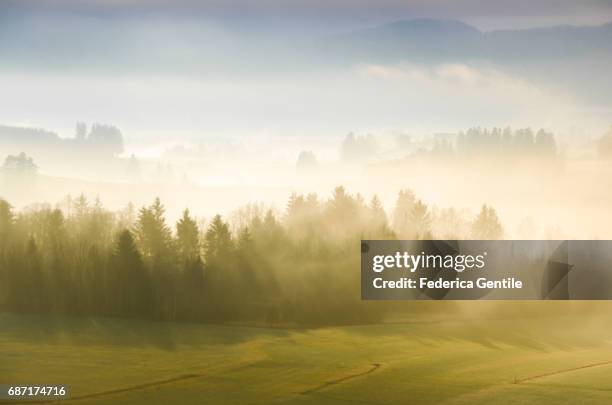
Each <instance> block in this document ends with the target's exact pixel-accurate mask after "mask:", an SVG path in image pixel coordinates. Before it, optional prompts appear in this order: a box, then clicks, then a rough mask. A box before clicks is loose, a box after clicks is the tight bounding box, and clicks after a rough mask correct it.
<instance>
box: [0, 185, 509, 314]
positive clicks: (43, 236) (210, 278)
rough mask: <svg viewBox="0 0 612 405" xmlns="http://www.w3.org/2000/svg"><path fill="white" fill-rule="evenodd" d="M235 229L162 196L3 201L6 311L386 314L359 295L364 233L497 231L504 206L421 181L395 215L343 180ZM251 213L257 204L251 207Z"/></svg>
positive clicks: (0, 304) (480, 235) (0, 296)
mask: <svg viewBox="0 0 612 405" xmlns="http://www.w3.org/2000/svg"><path fill="white" fill-rule="evenodd" d="M246 211H248V212H247V214H248V215H241V216H240V217H241V218H242V221H241V222H240V225H239V226H238V227H237V228H236V229H235V230H233V231H232V229H231V228H230V226H229V224H228V223H227V222H225V221H224V220H223V218H222V217H221V216H219V215H217V216H215V217H214V218H212V219H211V220H210V221H209V222H208V224H207V226H206V227H203V226H202V225H201V223H200V222H198V221H196V220H195V218H193V216H192V215H191V214H190V212H189V211H188V210H185V211H184V213H183V216H182V217H181V218H180V220H179V221H178V222H177V223H176V224H175V225H174V226H171V225H170V224H168V223H167V221H166V218H165V210H164V206H163V205H162V203H161V201H160V200H159V199H156V200H155V201H154V202H153V203H152V204H151V205H150V206H146V207H142V208H141V209H140V210H138V211H137V210H135V209H134V208H133V206H132V205H129V206H128V207H127V208H126V209H124V210H122V211H120V212H110V211H108V210H106V209H105V208H103V207H102V205H101V204H100V203H99V201H95V202H93V203H92V202H89V201H88V200H87V199H86V198H85V197H84V196H80V197H78V198H76V199H69V200H68V201H67V203H66V204H65V206H64V207H63V209H59V208H52V207H51V206H37V207H32V208H29V209H24V210H22V211H21V212H14V210H13V209H12V208H11V206H10V205H9V203H8V202H6V201H4V200H0V310H4V311H12V312H19V313H36V314H44V313H55V314H74V315H87V316H91V315H93V316H120V317H136V318H143V319H160V320H189V321H209V322H224V321H254V322H264V323H266V324H269V325H274V324H279V323H282V324H308V325H316V324H344V323H363V322H374V321H377V320H379V319H380V317H381V316H382V312H381V311H382V309H381V307H378V306H377V307H373V306H366V305H364V303H363V302H361V300H360V298H359V283H360V274H359V271H358V269H359V260H360V254H359V246H360V244H359V240H360V239H392V238H396V237H397V238H406V239H408V238H409V239H412V238H421V239H422V238H431V237H434V236H435V237H443V238H444V237H446V238H461V237H463V238H469V237H474V238H477V239H485V238H487V239H494V238H500V237H501V236H502V233H503V231H502V227H501V224H500V222H499V219H498V217H497V214H496V212H495V210H493V209H492V208H490V207H486V206H485V207H483V209H482V211H481V212H480V214H479V215H478V216H477V217H476V218H474V219H466V218H465V217H464V216H463V215H461V214H460V213H458V212H456V211H454V210H452V209H451V210H443V211H438V210H437V209H435V208H431V207H428V206H427V205H426V204H425V203H424V202H422V201H420V200H418V199H417V198H416V197H415V196H414V194H413V193H412V192H411V191H409V190H403V191H402V192H400V194H399V196H398V199H397V203H396V206H395V208H394V210H393V215H392V218H391V219H390V220H389V219H388V217H387V214H386V212H385V210H384V208H383V207H382V204H381V202H380V200H379V199H378V197H376V196H374V197H373V198H372V199H371V200H370V201H369V202H367V203H366V202H365V200H364V199H363V197H361V196H360V195H359V194H357V195H352V194H350V193H348V192H347V191H346V190H345V189H344V188H343V187H338V188H336V189H335V190H334V192H333V194H332V196H331V198H329V199H328V200H326V201H320V200H319V198H318V197H317V195H315V194H309V195H299V194H293V195H291V197H290V198H289V201H288V203H287V206H286V209H285V210H284V212H283V213H282V214H280V215H275V214H274V213H273V211H271V210H267V211H265V212H262V211H261V210H259V209H249V210H246ZM246 211H245V212H246Z"/></svg>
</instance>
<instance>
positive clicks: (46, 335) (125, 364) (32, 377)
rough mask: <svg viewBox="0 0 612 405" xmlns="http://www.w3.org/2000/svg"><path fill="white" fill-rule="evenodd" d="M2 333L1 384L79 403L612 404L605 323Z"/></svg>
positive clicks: (17, 328) (13, 324) (106, 326)
mask: <svg viewBox="0 0 612 405" xmlns="http://www.w3.org/2000/svg"><path fill="white" fill-rule="evenodd" d="M494 314H495V313H494ZM0 326H1V328H0V359H1V361H0V380H1V381H0V382H3V383H15V384H68V385H70V386H71V390H72V399H71V400H70V401H69V402H74V403H83V404H108V403H120V404H268V403H277V404H289V403H298V404H346V403H364V404H408V403H410V404H419V403H423V404H430V403H448V404H473V403H495V404H505V403H508V404H516V403H525V404H527V403H534V404H536V403H537V404H540V403H551V404H565V403H567V404H571V403H581V404H590V403H592V404H601V403H610V402H611V401H612V333H611V332H612V322H611V321H610V320H609V318H608V317H606V316H605V314H602V315H592V316H584V315H581V314H580V312H579V311H578V312H577V311H571V312H568V313H567V314H563V315H557V316H550V315H544V314H532V315H525V316H511V315H504V313H498V314H497V316H492V315H491V314H488V315H480V316H477V317H469V316H466V315H457V314H455V315H454V316H451V315H448V316H444V315H440V314H438V315H436V316H426V315H419V316H415V317H414V318H413V319H412V320H403V321H401V322H399V321H398V322H396V323H392V324H378V325H362V326H344V327H326V328H312V329H280V328H265V327H245V326H232V325H207V324H187V323H185V324H180V323H166V322H146V321H136V320H118V319H106V318H97V319H87V318H66V317H62V318H53V317H35V316H17V315H0Z"/></svg>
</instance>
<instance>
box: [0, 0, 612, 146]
mask: <svg viewBox="0 0 612 405" xmlns="http://www.w3.org/2000/svg"><path fill="white" fill-rule="evenodd" d="M3 17H4V20H3ZM421 17H426V18H434V19H457V20H461V21H464V22H467V23H469V24H472V25H474V26H476V27H478V28H479V29H481V30H493V29H519V28H525V27H540V26H548V25H555V24H586V25H596V24H601V23H604V22H607V21H612V1H601V0H596V1H580V2H577V1H568V0H540V1H533V0H531V1H527V0H515V1H512V2H510V1H491V0H489V1H477V0H464V1H456V0H455V1H453V0H427V1H426V0H403V1H400V0H376V1H365V0H355V1H348V0H325V1H323V0H310V1H305V0H293V1H288V0H287V1H281V0H260V1H247V0H223V1H221V0H208V1H197V2H196V1H190V0H173V1H169V0H151V1H140V0H121V1H119V0H85V1H74V0H36V1H34V0H19V1H16V0H4V1H3V0H0V52H4V54H2V55H0V88H1V89H2V93H3V97H2V98H3V100H2V101H0V124H9V125H18V126H28V127H38V128H47V129H50V130H54V131H56V132H58V133H59V134H60V135H61V136H71V135H73V133H74V129H73V128H74V125H75V123H76V122H77V121H85V122H88V123H93V122H102V123H107V124H112V125H116V126H118V127H119V128H120V129H122V130H123V131H124V134H125V136H126V138H127V140H128V143H130V142H137V141H140V142H141V143H147V142H148V140H150V139H152V138H155V139H158V140H162V141H172V142H174V141H176V140H178V139H179V138H180V139H182V140H185V139H193V138H203V137H208V138H210V137H234V136H236V137H247V136H253V135H263V136H266V137H269V136H272V137H273V136H293V137H302V138H314V137H317V136H318V137H335V138H337V139H341V138H342V137H343V136H344V135H346V134H347V133H349V132H356V133H383V132H387V133H397V132H402V133H403V132H407V133H416V134H431V133H435V132H454V131H459V130H463V129H465V128H467V127H470V126H501V127H503V126H506V125H512V126H515V127H526V126H532V127H535V128H539V127H544V128H547V129H553V130H554V129H558V130H562V131H569V128H576V127H578V128H588V129H589V130H592V131H593V132H592V133H593V134H599V133H600V132H601V131H602V130H603V129H605V128H607V127H608V125H609V124H610V122H612V113H611V109H610V105H612V103H608V104H607V105H606V106H605V108H604V109H603V110H601V109H593V108H592V106H589V105H588V102H585V101H584V100H583V99H582V98H581V97H580V96H579V95H577V94H575V92H574V90H572V89H570V88H566V87H564V86H563V83H564V82H563V80H560V81H559V80H557V82H556V83H553V85H551V84H550V83H547V82H545V81H542V80H539V79H538V77H537V75H529V74H523V73H522V72H521V71H520V69H516V68H513V69H507V66H505V65H504V66H500V65H491V64H489V63H487V62H486V61H485V62H484V63H480V62H479V63H473V61H469V60H447V61H443V62H440V63H433V64H428V65H422V64H418V63H414V62H411V61H400V62H397V61H396V62H393V63H391V62H388V61H385V60H369V61H367V62H364V63H354V64H351V65H347V66H332V67H329V68H327V67H326V68H325V69H321V70H315V69H312V65H314V64H316V63H319V62H321V61H315V60H312V58H311V59H308V57H306V58H305V59H303V60H301V61H300V63H301V64H302V65H304V66H306V67H307V68H306V69H302V70H296V71H289V70H287V69H285V67H284V65H283V63H289V64H290V63H291V62H292V59H293V57H294V56H299V49H298V50H297V51H298V53H296V54H293V53H291V51H293V49H289V50H288V49H286V48H283V50H282V52H281V51H279V52H277V51H276V50H275V48H273V47H272V48H270V49H267V48H266V49H264V51H265V52H260V50H261V49H262V48H261V47H262V46H263V47H264V48H265V47H267V46H268V45H269V43H268V42H262V43H259V42H254V43H253V44H250V45H248V44H247V45H248V46H246V47H245V48H241V46H242V45H243V42H244V43H248V42H249V41H250V40H251V39H252V38H251V37H249V36H244V35H242V36H231V35H230V36H227V35H226V34H225V33H227V32H229V31H238V32H241V31H242V32H241V33H242V34H244V31H246V32H248V31H250V30H256V31H258V32H261V31H264V32H268V33H269V34H272V38H279V39H283V38H284V37H285V36H288V35H289V34H295V33H298V34H300V33H301V34H307V35H313V34H314V35H313V37H317V35H319V34H323V35H327V34H330V33H345V32H349V31H350V30H357V29H360V28H364V27H372V26H376V25H378V24H384V23H388V22H392V21H396V20H400V19H411V18H421ZM3 23H4V29H6V31H5V32H6V33H5V34H4V35H3V34H2V30H3V27H2V24H3ZM253 37H255V36H253ZM245 38H246V39H245ZM318 38H320V36H319V37H318ZM49 44H52V45H53V47H50V46H49ZM270 46H272V45H270ZM49 49H52V50H51V51H49ZM227 50H230V51H227ZM214 52H217V53H214ZM606 52H608V51H606ZM211 54H212V55H213V56H212V57H211V56H210V55H211ZM24 55H26V56H25V57H24ZM262 55H263V56H262ZM606 55H608V54H606ZM141 56H142V57H141ZM277 56H278V58H279V60H278V61H277V60H275V59H274V58H275V57H277ZM13 57H14V59H15V60H19V61H22V62H19V63H22V64H23V66H22V65H19V63H17V64H16V65H15V66H12V67H11V66H9V67H10V68H5V67H3V63H8V65H10V63H11V61H12V59H13ZM219 58H221V59H223V58H225V59H227V61H229V62H227V61H226V62H227V63H226V65H227V66H230V65H231V66H232V67H233V68H235V67H238V68H239V69H238V70H241V71H247V72H248V75H243V74H238V73H234V72H225V71H224V70H223V69H224V66H226V65H220V66H221V68H220V69H221V72H222V73H223V74H220V75H216V76H207V75H205V74H201V72H200V71H204V70H205V69H208V68H209V67H210V66H211V65H215V63H216V62H218V60H217V59H219ZM262 59H266V60H265V62H266V63H263V64H262V63H261V62H262ZM321 59H324V58H321ZM24 61H25V62H24ZM158 62H159V64H160V65H162V64H163V65H171V66H172V67H173V68H174V67H177V69H175V70H172V69H169V70H167V71H169V72H171V73H170V74H157V73H156V67H157V63H158ZM190 64H191V65H190ZM51 65H53V68H51ZM183 65H185V66H188V67H192V65H193V69H192V70H195V71H197V72H198V74H194V75H191V74H186V73H184V72H185V71H188V70H189V69H182V67H183ZM259 65H261V66H263V67H261V66H259ZM24 66H25V67H27V69H26V68H23V67H24ZM124 66H129V67H130V69H131V71H130V74H129V75H124V74H122V73H121V69H122V67H124ZM585 66H586V65H585ZM592 66H601V63H599V61H598V60H597V61H594V62H593V63H592ZM96 67H101V68H100V69H99V70H98V71H95V68H96ZM559 67H560V66H559ZM92 69H93V70H92ZM265 69H267V70H269V71H271V72H273V73H269V72H268V73H267V72H265V71H264V70H265ZM572 69H573V68H567V70H570V74H571V75H573V73H572ZM585 69H586V70H585V71H584V72H581V73H582V74H586V76H587V77H588V76H592V75H590V70H589V69H590V67H589V66H586V67H585ZM92 71H93V73H92ZM174 72H176V73H174ZM545 72H546V71H545ZM607 101H611V100H609V99H607ZM598 108H600V107H598ZM308 146H309V145H308V144H307V143H305V147H308ZM158 149H159V148H158ZM290 153H291V154H295V151H290Z"/></svg>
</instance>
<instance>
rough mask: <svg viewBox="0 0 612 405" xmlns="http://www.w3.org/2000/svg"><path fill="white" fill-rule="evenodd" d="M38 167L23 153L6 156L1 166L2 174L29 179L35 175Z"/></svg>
mask: <svg viewBox="0 0 612 405" xmlns="http://www.w3.org/2000/svg"><path fill="white" fill-rule="evenodd" d="M37 171H38V166H36V164H35V163H34V159H33V158H32V157H30V156H28V155H26V154H25V153H24V152H21V153H20V154H18V155H8V156H7V157H6V159H5V160H4V164H3V165H2V173H3V174H5V175H8V176H17V177H20V178H22V177H29V176H33V175H35V174H36V172H37Z"/></svg>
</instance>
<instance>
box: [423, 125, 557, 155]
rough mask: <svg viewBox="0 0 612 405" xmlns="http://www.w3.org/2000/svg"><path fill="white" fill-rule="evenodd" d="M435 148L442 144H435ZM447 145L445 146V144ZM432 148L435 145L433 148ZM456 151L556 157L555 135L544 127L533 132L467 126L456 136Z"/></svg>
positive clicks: (460, 153) (461, 152)
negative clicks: (466, 128) (467, 127)
mask: <svg viewBox="0 0 612 405" xmlns="http://www.w3.org/2000/svg"><path fill="white" fill-rule="evenodd" d="M436 146H437V147H438V148H440V147H444V145H436ZM446 146H447V147H448V145H446ZM434 150H435V148H434ZM456 151H457V154H459V155H467V156H486V155H493V156H500V155H509V156H511V155H521V156H539V157H544V156H555V155H556V154H557V143H556V141H555V136H554V135H553V134H552V133H550V132H547V131H545V130H543V129H540V130H538V131H537V132H536V133H534V132H533V130H532V129H531V128H523V129H518V130H514V131H513V130H512V129H511V128H509V127H507V128H504V129H502V128H492V129H487V128H484V129H483V128H470V129H468V130H467V131H466V132H465V133H464V132H460V133H459V135H458V136H457V144H456Z"/></svg>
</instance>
